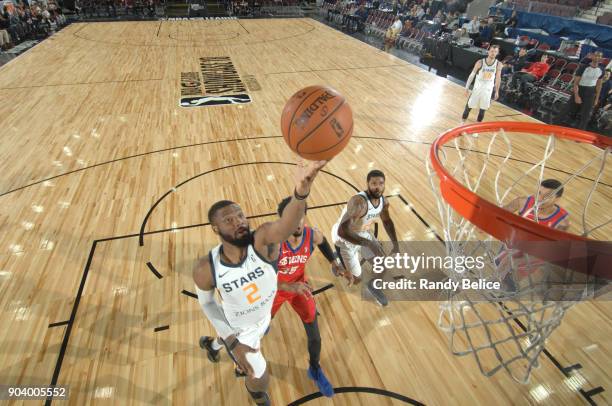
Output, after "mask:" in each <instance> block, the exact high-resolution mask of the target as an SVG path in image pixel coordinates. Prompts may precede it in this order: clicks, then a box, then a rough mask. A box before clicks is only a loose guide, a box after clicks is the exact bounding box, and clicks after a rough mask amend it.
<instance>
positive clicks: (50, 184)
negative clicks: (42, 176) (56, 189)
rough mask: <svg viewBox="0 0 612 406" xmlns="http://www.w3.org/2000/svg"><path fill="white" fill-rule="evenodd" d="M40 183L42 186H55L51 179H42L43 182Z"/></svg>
mask: <svg viewBox="0 0 612 406" xmlns="http://www.w3.org/2000/svg"><path fill="white" fill-rule="evenodd" d="M42 185H43V186H44V187H53V186H55V183H53V182H51V181H48V180H46V181H44V182H43V183H42Z"/></svg>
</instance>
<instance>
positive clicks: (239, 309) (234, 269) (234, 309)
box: [209, 244, 277, 330]
mask: <svg viewBox="0 0 612 406" xmlns="http://www.w3.org/2000/svg"><path fill="white" fill-rule="evenodd" d="M220 250H221V244H219V245H218V246H216V247H215V248H213V249H212V250H211V251H210V254H209V260H210V263H211V265H212V267H213V276H214V278H215V286H216V288H217V290H218V291H219V294H220V295H221V307H222V308H223V313H224V314H225V317H226V319H227V321H228V323H229V325H230V326H231V327H232V328H233V329H236V330H243V329H248V328H253V326H256V325H258V324H259V323H261V322H263V321H264V320H266V319H267V318H268V319H269V317H270V315H271V313H272V303H273V302H274V296H275V295H276V288H277V282H276V269H275V267H274V266H273V265H272V264H271V263H270V262H268V261H266V260H265V259H263V258H262V257H261V256H260V255H259V254H258V253H257V251H255V248H254V247H253V245H249V246H248V247H247V255H246V257H245V258H244V260H243V261H242V263H240V264H236V265H234V264H226V263H223V262H222V261H221V252H220Z"/></svg>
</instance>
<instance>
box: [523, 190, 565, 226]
mask: <svg viewBox="0 0 612 406" xmlns="http://www.w3.org/2000/svg"><path fill="white" fill-rule="evenodd" d="M534 205H535V198H534V197H533V196H529V197H527V201H526V202H525V206H524V207H523V209H522V210H521V211H520V212H519V214H520V215H521V216H523V217H525V218H526V219H529V220H532V221H535V210H533V206H534ZM568 214H569V213H568V212H567V211H565V209H562V208H561V207H559V206H557V205H555V211H554V213H553V214H551V215H550V216H548V217H545V218H542V217H539V218H538V221H537V222H538V223H539V224H542V225H545V226H547V227H550V228H556V227H557V226H558V225H559V223H561V222H562V221H563V219H565V218H566V217H567V216H568Z"/></svg>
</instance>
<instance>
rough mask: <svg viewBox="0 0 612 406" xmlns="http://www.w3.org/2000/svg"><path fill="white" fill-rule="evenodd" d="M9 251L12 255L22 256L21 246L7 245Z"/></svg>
mask: <svg viewBox="0 0 612 406" xmlns="http://www.w3.org/2000/svg"><path fill="white" fill-rule="evenodd" d="M9 249H10V250H11V252H12V253H13V254H14V255H21V254H23V245H21V244H11V245H9Z"/></svg>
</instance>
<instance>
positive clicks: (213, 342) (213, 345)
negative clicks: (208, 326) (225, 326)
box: [210, 339, 223, 351]
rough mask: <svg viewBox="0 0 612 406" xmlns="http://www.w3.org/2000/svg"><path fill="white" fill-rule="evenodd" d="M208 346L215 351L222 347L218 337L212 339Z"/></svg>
mask: <svg viewBox="0 0 612 406" xmlns="http://www.w3.org/2000/svg"><path fill="white" fill-rule="evenodd" d="M210 346H211V347H212V349H213V350H215V351H219V350H220V349H221V348H223V346H222V345H221V344H219V339H216V340H213V341H212V343H211V344H210Z"/></svg>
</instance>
